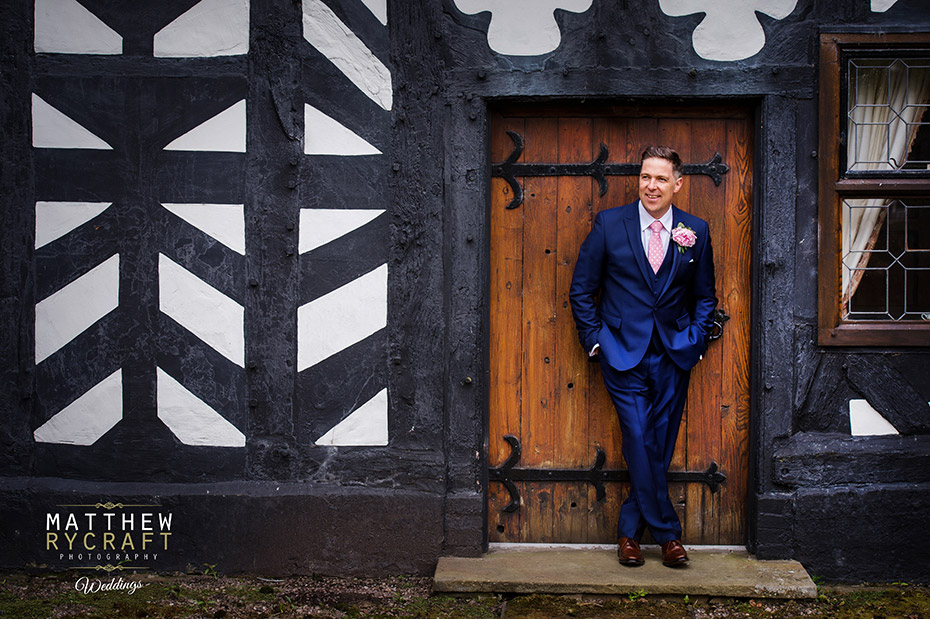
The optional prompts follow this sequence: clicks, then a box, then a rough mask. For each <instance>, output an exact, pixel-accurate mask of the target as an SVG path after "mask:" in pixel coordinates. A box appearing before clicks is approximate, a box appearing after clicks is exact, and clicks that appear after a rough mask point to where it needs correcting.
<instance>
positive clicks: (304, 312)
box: [297, 264, 388, 372]
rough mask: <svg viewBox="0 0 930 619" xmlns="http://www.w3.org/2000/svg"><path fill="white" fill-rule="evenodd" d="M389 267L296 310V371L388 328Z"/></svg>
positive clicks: (364, 276)
mask: <svg viewBox="0 0 930 619" xmlns="http://www.w3.org/2000/svg"><path fill="white" fill-rule="evenodd" d="M387 275H388V268H387V265H386V264H383V265H381V266H380V267H378V268H377V269H375V270H374V271H371V272H370V273H367V274H365V275H362V276H361V277H359V278H358V279H356V280H354V281H352V282H349V283H348V284H346V285H345V286H342V287H341V288H337V289H336V290H334V291H332V292H330V293H329V294H326V295H323V296H322V297H320V298H319V299H316V300H314V301H311V302H310V303H307V304H306V305H302V306H300V307H299V308H297V371H298V372H301V371H303V370H306V369H307V368H308V367H311V366H313V365H316V364H317V363H319V362H320V361H322V360H324V359H326V358H327V357H329V356H330V355H333V354H335V353H337V352H339V351H340V350H343V349H345V348H348V347H349V346H351V345H352V344H355V343H356V342H359V341H361V340H363V339H364V338H366V337H368V336H369V335H371V334H372V333H375V332H377V331H378V330H380V329H383V328H384V327H385V326H386V325H387Z"/></svg>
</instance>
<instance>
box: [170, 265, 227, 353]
mask: <svg viewBox="0 0 930 619" xmlns="http://www.w3.org/2000/svg"><path fill="white" fill-rule="evenodd" d="M158 302H159V305H158V307H159V309H160V310H161V311H162V312H164V313H165V314H167V315H168V316H170V317H171V318H173V319H174V320H176V321H177V322H178V324H180V325H181V326H182V327H184V328H185V329H187V330H188V331H190V332H191V333H193V334H194V335H196V336H197V337H199V338H200V339H201V340H203V341H204V342H205V343H206V344H207V345H209V346H210V347H211V348H213V349H215V350H216V351H217V352H219V353H220V354H222V355H223V356H224V357H226V358H227V359H229V360H230V361H232V362H233V363H235V364H237V365H238V366H239V367H245V335H244V333H245V331H244V322H243V321H244V314H245V311H244V308H243V307H242V306H241V305H239V304H238V303H236V302H235V301H233V300H232V299H230V298H229V297H227V296H226V295H225V294H223V293H222V292H220V291H219V290H217V289H216V288H214V287H212V286H210V285H209V284H207V283H206V282H205V281H203V280H202V279H200V278H199V277H197V276H196V275H194V274H193V273H191V272H190V271H188V270H187V269H185V268H184V267H182V266H180V265H179V264H177V263H175V262H174V261H172V260H171V259H170V258H168V257H167V256H165V255H164V254H159V255H158Z"/></svg>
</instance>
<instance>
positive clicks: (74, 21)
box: [33, 0, 123, 55]
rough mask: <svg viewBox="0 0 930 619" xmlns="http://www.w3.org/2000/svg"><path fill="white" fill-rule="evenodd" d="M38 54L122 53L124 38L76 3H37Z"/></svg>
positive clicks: (44, 0) (56, 0) (38, 0)
mask: <svg viewBox="0 0 930 619" xmlns="http://www.w3.org/2000/svg"><path fill="white" fill-rule="evenodd" d="M33 45H34V48H35V51H36V52H37V53H46V54H105V55H112V54H122V53H123V37H121V36H120V35H119V34H118V33H117V32H116V31H115V30H113V29H112V28H110V27H109V26H107V25H106V24H105V23H103V22H102V21H101V20H100V18H98V17H97V16H96V15H94V14H93V13H91V12H90V11H88V10H87V9H86V8H84V6H82V5H81V4H80V3H79V2H76V0H36V4H35V39H34V42H33Z"/></svg>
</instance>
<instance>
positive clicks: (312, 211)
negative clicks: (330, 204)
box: [298, 208, 384, 254]
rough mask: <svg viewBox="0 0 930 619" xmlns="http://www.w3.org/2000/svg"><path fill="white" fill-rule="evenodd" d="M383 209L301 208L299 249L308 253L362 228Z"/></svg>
mask: <svg viewBox="0 0 930 619" xmlns="http://www.w3.org/2000/svg"><path fill="white" fill-rule="evenodd" d="M383 212H384V210H383V209H322V208H302V209H300V240H299V241H298V251H299V252H300V253H302V254H303V253H306V252H308V251H311V250H314V249H316V248H317V247H322V246H323V245H326V244H327V243H329V242H330V241H334V240H336V239H338V238H339V237H341V236H342V235H344V234H348V233H349V232H352V231H353V230H355V229H357V228H361V227H362V226H364V225H365V224H367V223H368V222H369V221H371V220H373V219H374V218H375V217H377V216H378V215H380V214H381V213H383Z"/></svg>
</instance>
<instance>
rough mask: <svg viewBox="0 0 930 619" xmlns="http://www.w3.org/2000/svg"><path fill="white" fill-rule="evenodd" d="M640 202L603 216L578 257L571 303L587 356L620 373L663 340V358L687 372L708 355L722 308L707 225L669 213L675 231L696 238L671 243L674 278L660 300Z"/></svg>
mask: <svg viewBox="0 0 930 619" xmlns="http://www.w3.org/2000/svg"><path fill="white" fill-rule="evenodd" d="M638 204H639V203H638V201H637V202H633V203H632V204H627V205H625V206H619V207H616V208H611V209H607V210H604V211H601V212H600V213H598V215H597V217H596V218H595V220H594V226H593V228H592V229H591V232H590V233H589V234H588V236H587V238H585V240H584V243H582V245H581V250H580V251H579V253H578V262H577V264H576V265H575V272H574V275H573V276H572V285H571V289H570V291H569V300H570V301H571V305H572V314H573V315H574V317H575V324H576V325H577V327H578V336H579V338H580V339H581V344H582V346H584V348H585V350H586V351H590V350H591V349H592V348H594V345H595V344H600V352H599V354H602V355H604V360H605V361H607V363H609V364H610V365H611V366H613V367H614V368H615V369H617V370H620V371H625V370H629V369H631V368H633V367H634V366H636V364H638V363H639V362H640V361H641V360H642V358H643V355H645V353H646V348H648V346H649V340H650V338H651V337H652V333H653V329H655V330H656V331H657V332H658V336H659V338H661V340H662V344H664V346H665V350H666V353H667V354H668V356H669V357H670V358H671V359H672V361H673V362H674V363H675V364H676V365H678V366H679V367H680V368H682V369H683V370H689V369H691V368H692V367H694V365H695V364H696V363H697V362H698V361H699V360H700V358H701V355H703V354H704V351H705V350H706V349H707V334H708V333H709V332H710V328H711V326H712V325H713V312H714V308H716V307H717V297H716V287H715V284H714V254H713V249H712V248H711V243H710V232H709V228H708V226H707V222H706V221H704V220H703V219H701V218H699V217H695V216H694V215H690V214H689V213H686V212H684V211H682V210H680V209H678V208H676V207H675V206H672V212H673V218H672V227H673V228H674V227H676V226H678V224H679V223H683V224H684V225H685V226H687V227H689V228H691V229H692V230H694V232H695V234H696V235H697V240H696V241H695V244H694V246H693V247H689V248H685V250H684V251H679V250H678V246H677V245H675V242H674V241H672V240H671V239H669V245H670V246H671V248H670V249H671V253H672V265H671V271H670V273H669V275H668V277H667V278H666V279H665V281H664V283H663V284H662V285H661V286H660V288H659V290H658V292H656V291H655V290H654V288H653V285H652V282H653V279H654V274H653V271H652V267H650V266H649V263H648V262H647V260H646V254H645V251H644V250H643V241H642V230H641V229H640V227H639V210H638Z"/></svg>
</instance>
